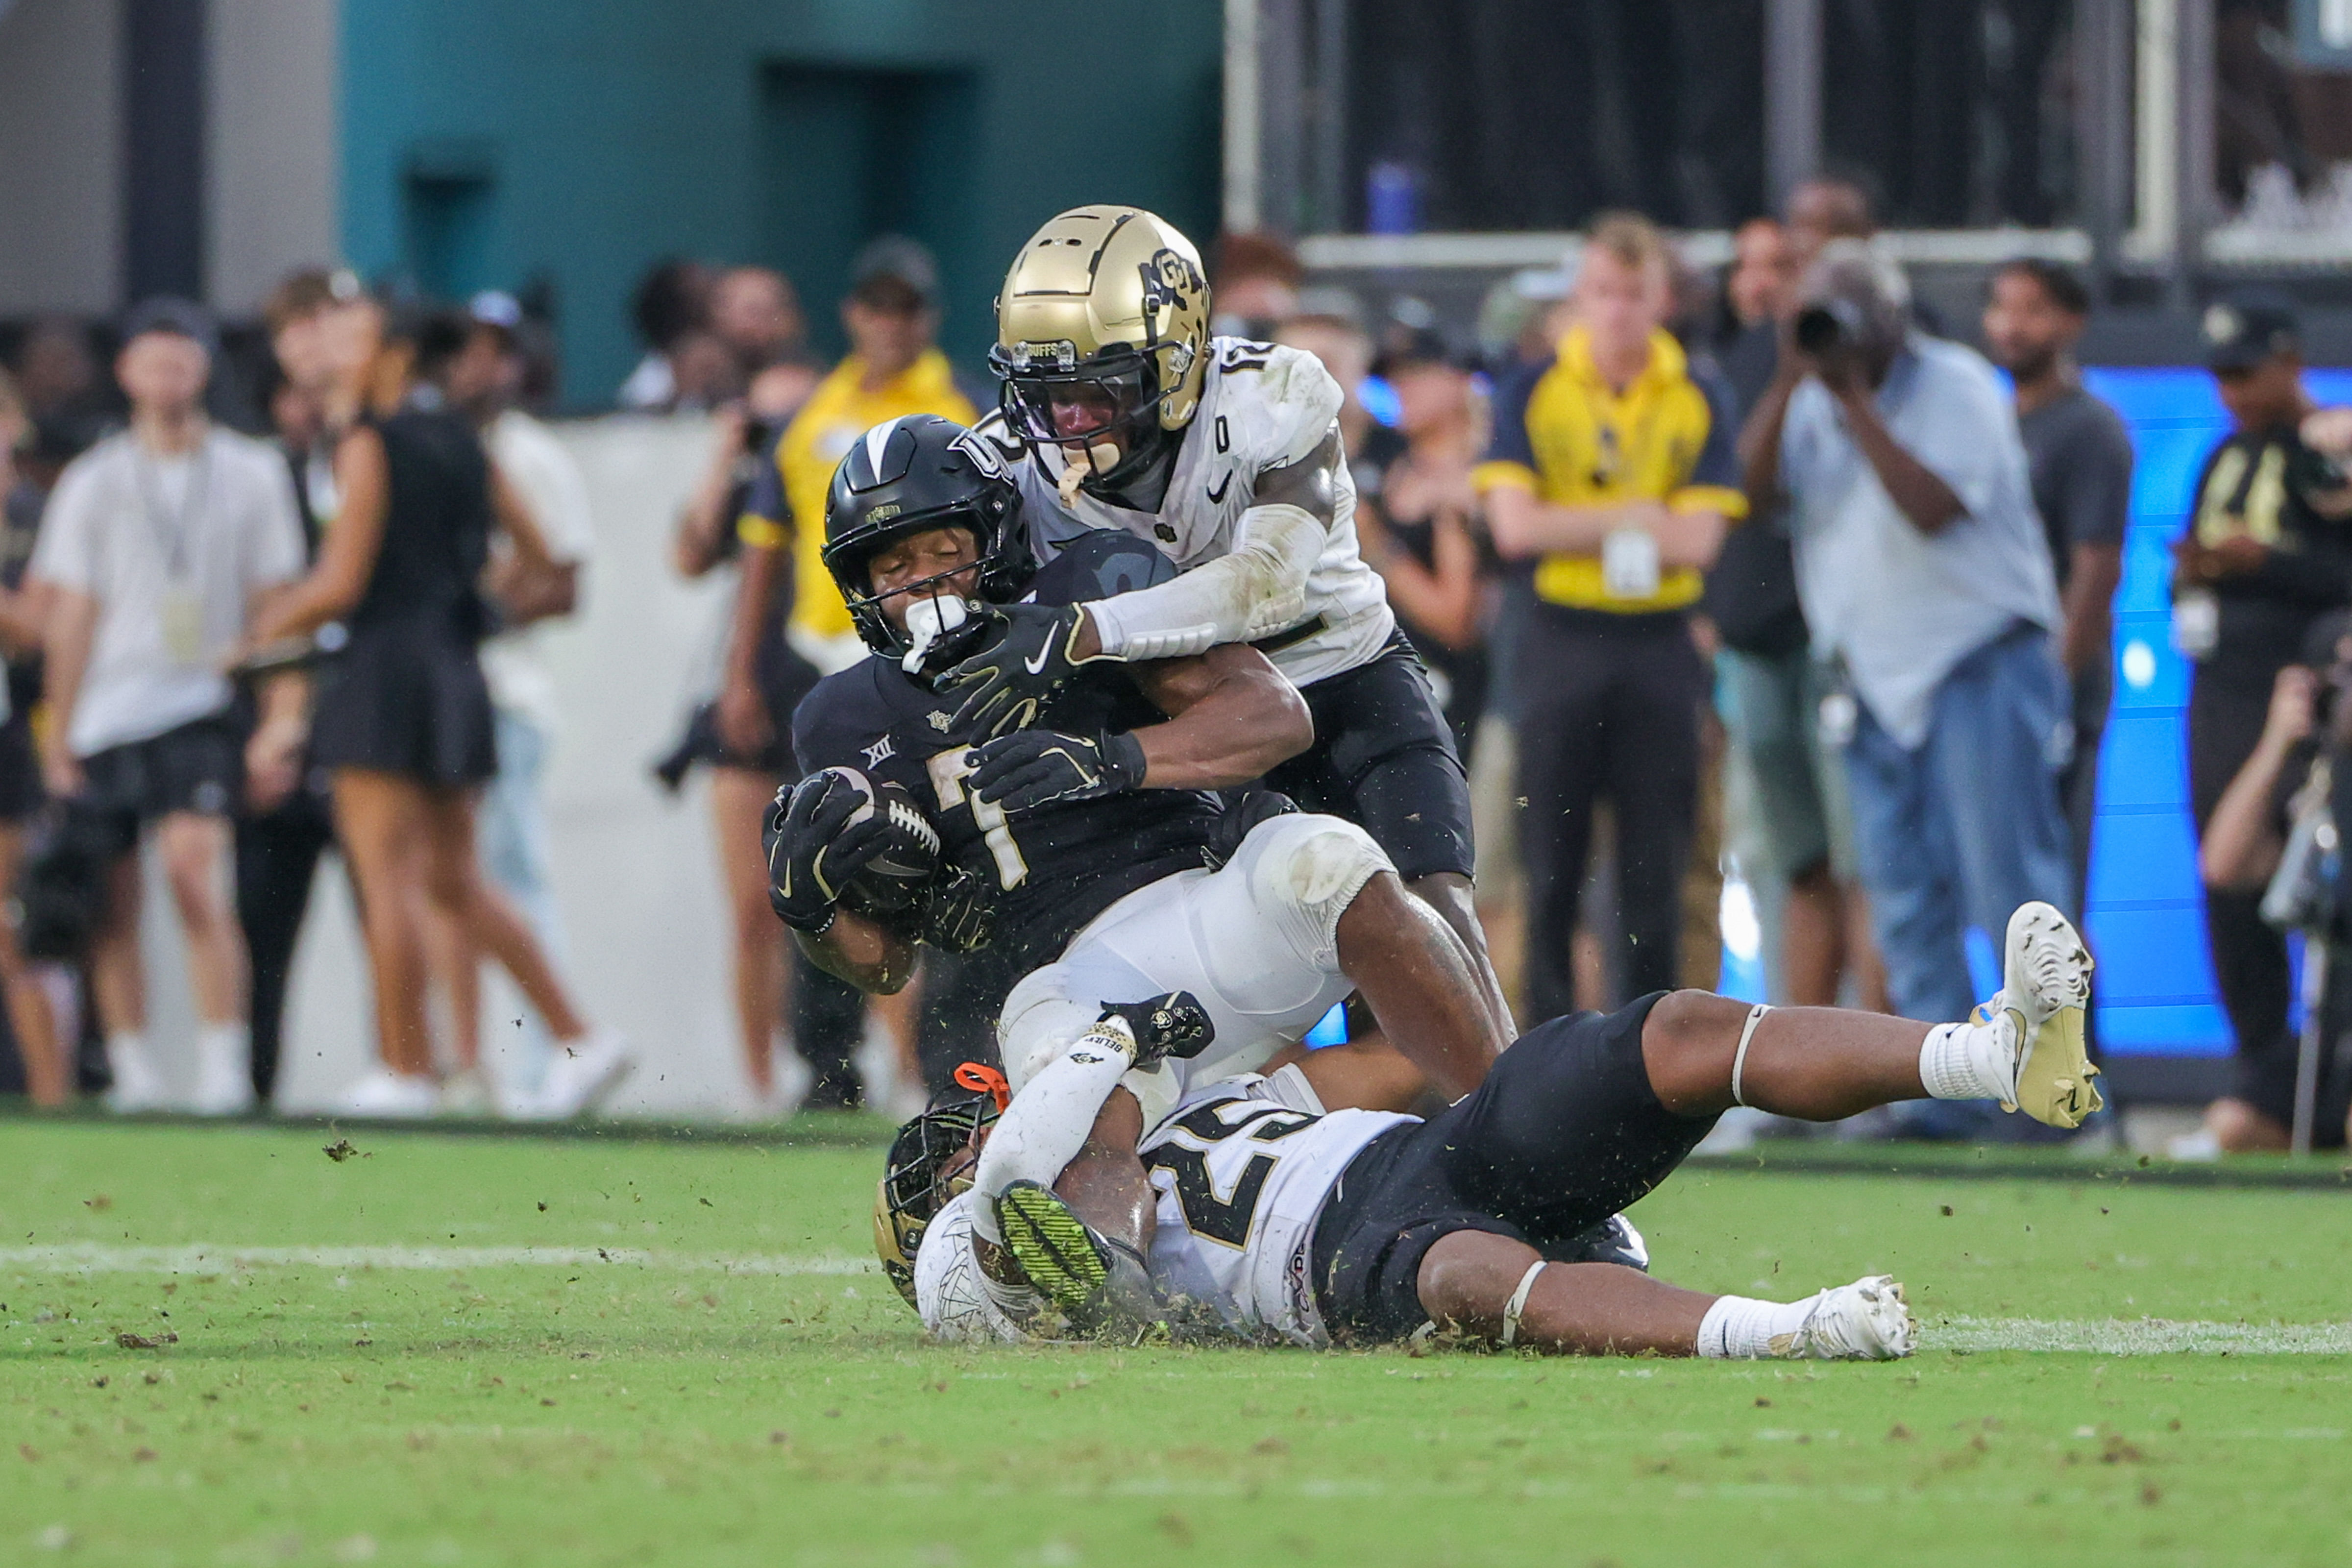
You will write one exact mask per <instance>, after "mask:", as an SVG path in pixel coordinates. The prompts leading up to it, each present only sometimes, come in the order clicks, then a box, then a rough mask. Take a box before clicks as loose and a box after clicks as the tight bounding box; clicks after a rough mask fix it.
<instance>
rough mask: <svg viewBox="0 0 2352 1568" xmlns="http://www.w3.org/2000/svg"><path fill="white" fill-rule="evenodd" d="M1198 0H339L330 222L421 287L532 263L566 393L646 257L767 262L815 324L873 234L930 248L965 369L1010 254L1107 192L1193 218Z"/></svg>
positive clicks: (511, 281) (1212, 54)
mask: <svg viewBox="0 0 2352 1568" xmlns="http://www.w3.org/2000/svg"><path fill="white" fill-rule="evenodd" d="M1221 17H1222V7H1221V6H1220V5H1219V4H1218V0H1149V3H1146V0H1086V3H1085V4H1083V5H1081V4H1076V3H1073V0H1018V3H1017V4H1015V3H1011V0H994V3H989V0H343V6H342V37H341V50H342V59H341V83H342V96H341V106H340V110H339V113H340V118H341V129H342V137H341V142H342V163H341V229H342V234H343V243H344V247H345V252H346V254H347V256H348V257H349V258H350V259H351V261H352V263H353V264H354V265H355V266H357V267H359V268H362V270H363V271H365V272H366V273H368V274H369V275H370V276H376V275H379V274H385V273H403V272H404V273H406V274H408V275H409V276H410V277H412V278H413V279H416V280H417V281H419V282H420V283H421V284H423V285H424V286H425V287H427V288H428V289H432V290H433V291H436V292H444V293H451V294H456V293H462V292H465V291H468V290H470V289H477V288H484V287H499V288H509V289H511V288H516V287H519V286H520V285H521V284H522V283H523V282H524V281H525V280H527V279H530V278H531V277H533V276H535V275H544V276H546V277H548V278H550V279H552V280H553V281H554V283H555V285H556V288H557V290H558V297H559V301H560V307H559V308H560V312H561V326H562V342H563V351H564V358H565V372H564V388H563V391H564V398H565V401H566V403H567V404H568V405H572V406H581V407H589V406H594V405H597V404H599V403H601V402H604V401H605V400H607V399H608V398H609V397H610V395H611V394H612V391H613V388H614V386H615V385H616V384H618V383H619V382H620V380H621V378H622V377H623V376H625V374H627V373H628V370H629V368H630V366H631V365H632V364H634V363H635V360H636V358H637V355H638V353H639V347H638V344H637V343H636V342H635V337H634V334H633V332H632V330H631V327H630V323H629V320H628V298H629V293H630V290H631V289H632V288H633V286H634V285H635V282H636V280H637V279H638V277H639V276H640V274H641V273H642V272H643V271H644V270H645V268H646V267H647V266H648V265H649V264H650V263H652V262H653V261H654V260H656V258H660V257H662V256H665V255H669V254H688V255H693V256H698V257H701V258H708V259H711V260H716V261H763V262H769V263H772V264H776V265H782V266H783V267H784V268H786V270H788V271H790V272H792V273H793V275H794V280H795V281H796V282H797V283H799V284H800V285H801V287H802V289H803V298H804V300H805V301H806V302H807V304H808V306H809V310H810V316H811V320H812V322H813V323H814V325H815V327H816V328H817V329H818V331H817V342H818V344H819V346H820V347H823V348H825V349H828V350H831V349H834V348H837V347H838V346H839V335H838V331H837V330H836V328H835V302H836V300H837V298H838V294H839V290H840V288H841V286H842V284H843V282H844V280H845V268H846V262H847V258H848V256H849V254H850V253H851V252H852V251H854V249H855V248H856V246H857V245H858V244H859V243H861V242H862V241H863V240H864V239H866V237H869V236H870V235H871V234H872V233H875V232H879V231H882V230H886V229H902V230H909V231H912V232H914V233H915V234H916V235H917V236H918V237H920V238H924V239H925V240H927V241H929V243H931V244H932V245H933V246H934V247H935V248H937V249H939V250H940V252H941V255H940V263H941V268H942V273H943V280H944V284H945V289H944V292H945V294H946V299H947V322H946V325H945V328H944V329H943V336H944V338H945V340H946V342H947V345H948V347H949V349H950V353H953V354H954V355H955V356H956V357H957V359H958V362H959V363H961V365H963V366H964V367H965V368H966V369H968V370H977V369H978V368H979V356H980V355H981V354H982V353H983V352H984V351H985V348H986V344H987V342H988V338H989V327H990V322H989V306H990V301H991V300H992V298H993V297H994V293H995V288H996V284H997V282H998V281H999V280H1000V279H1001V278H1002V276H1003V267H1004V265H1005V263H1006V262H1007V261H1008V260H1009V259H1010V258H1011V256H1012V253H1013V248H1014V247H1016V246H1018V245H1019V244H1020V242H1021V241H1022V239H1023V238H1024V237H1026V236H1027V235H1028V234H1029V232H1030V231H1031V230H1032V229H1034V227H1035V226H1036V225H1037V224H1038V223H1040V222H1042V221H1043V220H1044V219H1045V217H1046V216H1050V215H1051V214H1052V213H1054V212H1055V211H1056V210H1058V209H1060V208H1062V207H1065V206H1068V205H1076V204H1078V203H1081V202H1088V201H1129V202H1134V203H1137V204H1138V205H1146V206H1150V207H1152V208H1154V209H1155V210H1158V211H1160V213H1162V214H1163V215H1164V216H1167V217H1169V218H1170V219H1171V221H1173V222H1175V223H1176V224H1178V225H1179V226H1182V227H1184V228H1185V229H1186V230H1187V231H1188V232H1190V233H1192V235H1194V236H1195V237H1196V238H1198V239H1199V240H1200V241H1201V242H1202V243H1203V244H1204V245H1205V244H1206V243H1207V241H1208V239H1209V237H1210V234H1211V231H1212V230H1213V227H1214V224H1215V217H1216V204H1217V180H1218V167H1219V163H1218V157H1219V154H1218V93H1219V72H1220V60H1221V47H1222V44H1221Z"/></svg>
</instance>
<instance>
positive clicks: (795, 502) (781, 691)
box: [716, 237, 979, 1108]
mask: <svg viewBox="0 0 2352 1568" xmlns="http://www.w3.org/2000/svg"><path fill="white" fill-rule="evenodd" d="M938 299H939V269H938V268H937V267H936V266H935V265H934V264H933V262H932V260H931V257H930V253H929V251H927V250H925V249H924V248H923V247H921V246H919V245H917V244H916V243H915V242H914V241H912V240H909V239H901V238H896V237H886V238H882V239H878V240H876V241H875V242H874V243H873V244H872V245H870V246H867V247H866V249H865V250H864V251H863V252H862V253H861V254H860V255H859V256H858V258H857V260H856V265H855V267H854V268H853V269H852V280H851V284H850V289H849V297H848V298H847V299H846V300H843V301H842V305H841V324H842V329H843V331H845V332H846V333H847V334H848V337H849V354H848V356H847V357H846V358H845V359H844V360H843V361H842V362H841V363H839V364H838V365H836V366H835V367H834V369H833V371H832V373H831V374H828V375H827V376H826V377H825V378H824V380H823V381H821V382H819V383H818V384H817V386H816V390H815V391H814V392H812V393H811V394H810V395H809V398H808V401H807V402H805V403H803V404H802V405H801V407H800V411H799V412H798V413H797V414H795V415H793V418H792V420H791V422H790V423H789V424H787V425H786V426H784V428H783V431H782V434H781V435H779V436H778V437H777V438H776V444H775V447H774V450H773V451H772V453H771V454H770V455H769V458H768V460H767V462H766V464H765V466H764V467H763V468H761V475H760V480H759V482H758V483H757V484H756V485H755V486H754V487H753V489H752V491H751V497H750V499H749V500H747V502H746V503H745V507H744V511H743V515H742V517H741V519H740V521H738V522H737V523H736V531H737V533H738V535H739V536H740V540H741V543H742V564H741V567H740V578H739V580H738V584H737V588H736V595H735V612H734V621H733V624H732V626H731V629H730V633H729V637H728V647H727V666H726V674H725V678H724V681H723V683H722V684H721V686H720V688H719V710H718V713H717V715H716V718H717V722H718V729H719V740H720V741H721V742H723V743H724V744H725V746H726V747H727V749H728V751H729V752H730V753H732V754H733V755H736V756H739V757H763V758H770V759H773V760H774V762H775V763H777V764H778V766H779V771H780V772H781V773H782V776H783V777H784V778H785V779H787V780H790V779H793V778H796V777H797V776H798V774H797V771H796V770H795V769H794V768H793V766H792V765H791V763H792V758H791V748H792V718H793V712H792V710H793V707H794V706H795V705H797V703H798V702H799V700H800V699H801V697H802V696H803V695H804V694H805V693H806V692H807V690H808V689H809V688H810V687H812V686H814V685H815V684H816V682H817V680H818V679H819V678H820V677H822V676H824V675H829V674H831V673H833V672H834V671H835V670H837V669H843V668H847V667H848V666H850V665H852V664H855V663H856V662H857V660H859V659H861V658H865V657H866V645H865V644H864V643H863V642H861V641H860V640H859V639H858V636H857V632H856V627H854V626H852V625H851V624H850V619H849V609H848V606H847V605H844V604H843V603H842V600H841V590H840V589H838V588H836V587H835V586H834V582H833V575H832V574H831V573H829V572H827V571H826V570H825V568H824V555H823V551H824V498H825V491H826V489H827V487H829V486H830V485H831V484H832V483H833V470H834V468H835V467H836V466H838V465H839V463H840V461H841V459H842V458H843V456H844V455H845V454H846V453H847V452H848V450H849V448H850V447H851V445H852V444H853V443H854V442H856V439H857V438H858V437H860V436H863V435H864V434H865V433H866V431H867V430H868V429H870V428H872V427H873V426H877V425H879V424H881V423H883V422H884V421H886V420H890V419H897V418H899V417H901V416H906V415H909V414H936V415H939V416H940V417H942V418H946V419H952V420H955V421H956V422H957V423H959V424H962V425H971V424H975V423H977V422H978V420H979V413H978V410H977V409H975V408H974V406H973V405H972V401H971V399H970V398H969V397H967V396H965V395H963V393H962V392H961V391H959V390H958V389H957V387H956V384H955V377H954V374H953V372H952V371H951V369H950V366H949V364H948V358H947V355H945V354H944V353H940V350H939V348H938V346H937V345H936V343H935V342H934V341H933V339H934V335H935V334H936V332H937V331H938V328H939V305H938ZM787 598H789V601H790V605H791V607H790V609H789V610H786V611H784V612H783V613H782V615H781V616H779V614H778V605H779V601H782V600H785V599H787ZM780 619H781V620H782V626H783V633H782V635H783V639H784V641H785V642H786V643H787V644H788V645H789V646H788V647H782V648H778V647H771V646H770V644H771V643H772V639H774V637H776V635H777V633H776V626H777V623H778V621H779V620H780ZM763 670H764V671H765V673H766V677H767V678H766V679H764V680H763V679H761V677H762V672H763ZM780 671H786V672H788V673H786V674H785V675H784V678H783V679H778V675H779V672H780ZM792 1008H793V1038H794V1040H795V1041H796V1042H797V1043H798V1045H799V1047H800V1049H801V1054H802V1055H803V1057H805V1058H807V1059H808V1063H809V1066H810V1068H811V1069H812V1070H813V1071H814V1075H815V1079H814V1084H813V1085H812V1086H811V1088H810V1089H809V1093H808V1098H807V1100H805V1101H804V1102H803V1103H805V1104H807V1105H810V1106H814V1107H818V1108H827V1107H835V1106H847V1105H854V1104H856V1101H857V1079H856V1076H855V1073H854V1071H853V1069H852V1068H851V1065H850V1057H851V1055H852V1053H853V1052H855V1050H856V1047H857V1044H858V1041H859V1039H860V1037H861V1036H862V1034H863V1031H864V1019H865V1012H866V999H865V997H864V996H862V995H861V994H859V993H858V992H857V991H856V989H854V988H853V987H851V986H849V985H847V984H844V983H843V982H841V981H838V980H835V979H834V978H833V977H832V976H831V975H828V974H825V973H822V972H821V971H819V970H817V969H816V968H814V966H812V965H811V964H809V963H807V962H806V961H805V960H804V959H798V958H796V959H795V960H794V962H793V985H792Z"/></svg>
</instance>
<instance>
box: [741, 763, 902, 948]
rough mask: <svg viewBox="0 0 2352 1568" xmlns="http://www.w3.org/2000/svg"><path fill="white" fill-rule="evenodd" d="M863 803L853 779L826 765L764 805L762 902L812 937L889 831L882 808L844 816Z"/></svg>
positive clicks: (830, 918)
mask: <svg viewBox="0 0 2352 1568" xmlns="http://www.w3.org/2000/svg"><path fill="white" fill-rule="evenodd" d="M861 805H866V796H865V795H862V794H860V793H859V791H858V789H857V787H856V785H855V784H851V783H850V782H849V781H848V780H847V779H845V778H844V777H842V776H841V775H840V774H839V773H834V772H832V771H830V770H827V771H826V772H824V773H811V774H810V775H809V776H808V777H806V778H804V779H803V780H802V781H801V782H800V783H799V784H794V785H793V786H792V787H791V788H790V789H783V790H778V791H777V792H776V804H775V805H772V806H771V807H770V808H769V810H768V833H767V837H768V903H769V905H770V906H771V907H772V908H773V909H774V910H775V911H776V918H777V919H778V920H781V921H783V922H784V923H785V924H786V925H788V926H790V927H792V928H793V930H794V931H806V932H807V933H808V934H809V935H811V936H816V935H818V934H820V933H822V932H823V931H824V930H825V928H826V927H828V926H830V925H832V924H833V916H834V910H835V906H836V905H838V904H839V903H840V902H841V894H842V890H843V889H845V888H846V887H847V886H848V885H849V879H851V878H852V877H855V876H856V875H857V873H858V872H859V871H861V870H863V869H864V868H865V867H866V862H867V861H869V860H871V859H873V858H874V857H875V856H877V855H878V854H880V853H881V852H882V847H883V845H884V843H885V842H887V840H888V838H889V836H890V825H889V823H888V822H887V820H886V819H885V818H884V816H883V815H882V813H880V812H878V811H877V812H874V813H872V814H871V815H869V816H866V819H865V820H864V821H862V822H857V823H854V824H853V823H851V822H850V820H849V819H850V817H851V816H852V815H854V814H855V813H856V810H857V808H858V807H859V806H861Z"/></svg>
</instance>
